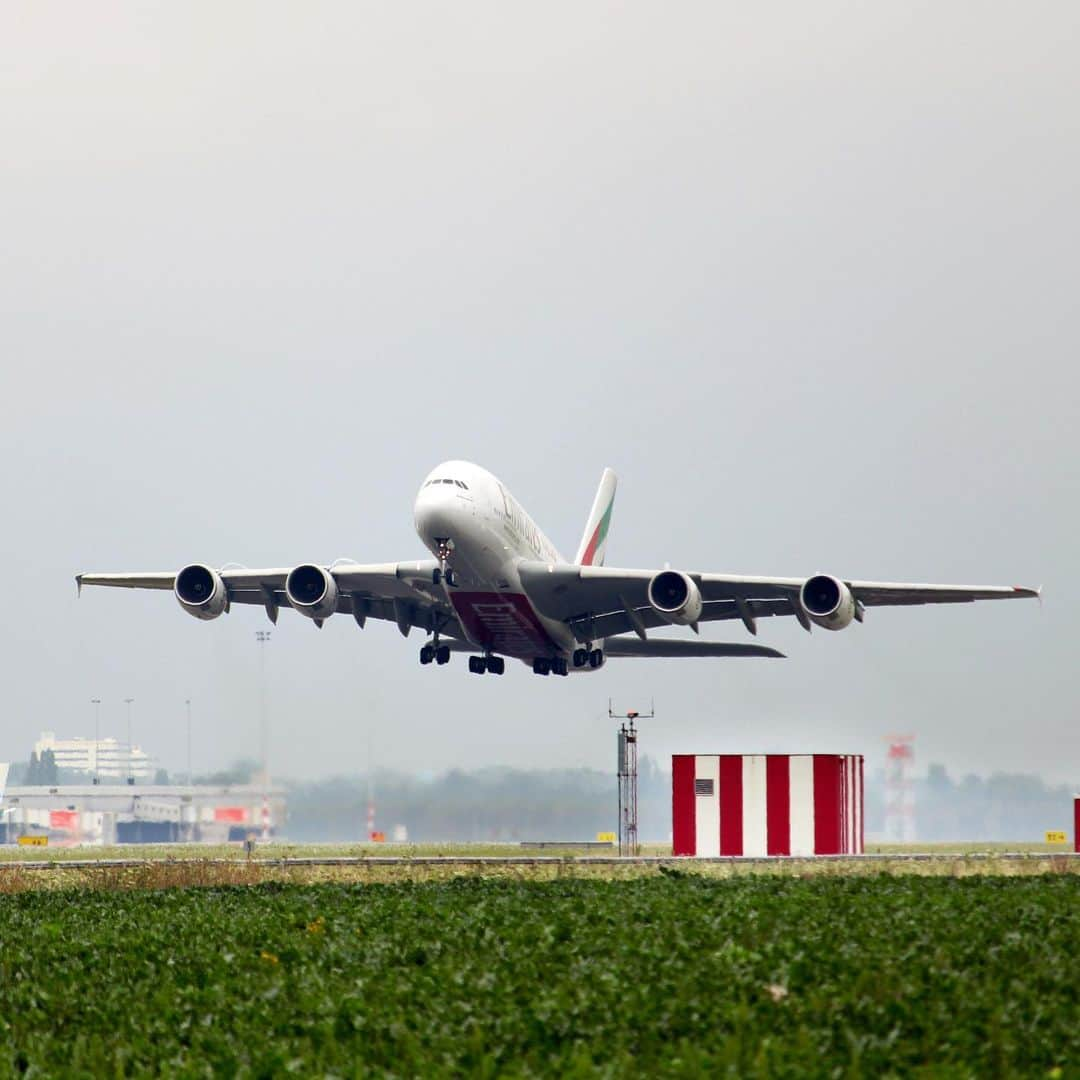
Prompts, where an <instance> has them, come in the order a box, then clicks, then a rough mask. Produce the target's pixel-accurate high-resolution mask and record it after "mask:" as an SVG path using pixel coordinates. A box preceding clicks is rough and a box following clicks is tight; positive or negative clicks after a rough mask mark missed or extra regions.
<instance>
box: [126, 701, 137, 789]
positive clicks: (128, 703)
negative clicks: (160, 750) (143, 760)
mask: <svg viewBox="0 0 1080 1080" xmlns="http://www.w3.org/2000/svg"><path fill="white" fill-rule="evenodd" d="M134 700H135V699H134V698H133V697H126V698H124V704H125V705H126V706H127V727H128V738H127V743H128V746H127V751H128V752H127V759H128V760H127V766H128V770H127V771H128V776H127V782H128V783H129V784H134V783H135V763H134V761H133V760H132V757H131V703H132V702H133V701H134Z"/></svg>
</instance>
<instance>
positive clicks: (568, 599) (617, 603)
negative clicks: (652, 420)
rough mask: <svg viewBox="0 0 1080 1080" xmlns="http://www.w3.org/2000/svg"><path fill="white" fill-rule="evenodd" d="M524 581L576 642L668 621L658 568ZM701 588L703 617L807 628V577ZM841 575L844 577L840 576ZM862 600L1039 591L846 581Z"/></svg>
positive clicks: (535, 576) (708, 582) (535, 574)
mask: <svg viewBox="0 0 1080 1080" xmlns="http://www.w3.org/2000/svg"><path fill="white" fill-rule="evenodd" d="M518 572H519V574H520V575H521V583H522V586H523V587H524V589H525V592H526V593H527V594H528V596H529V599H530V600H531V601H532V603H533V605H534V606H535V607H536V609H537V610H538V611H539V612H541V614H543V615H546V616H547V617H548V618H552V619H558V620H559V621H560V622H565V623H567V624H568V625H569V626H570V627H571V628H572V629H573V631H574V633H575V635H576V636H577V638H578V640H580V641H588V640H591V639H593V638H600V637H605V636H607V635H610V634H622V633H626V632H628V631H635V632H637V633H638V635H639V636H640V635H641V634H642V633H644V631H646V630H649V629H653V628H657V627H662V626H667V625H668V623H667V622H666V621H665V620H664V619H663V618H661V617H660V615H659V614H658V613H657V612H656V611H655V610H654V609H653V607H652V606H651V605H650V604H649V600H648V596H647V590H648V586H649V582H650V581H651V580H652V578H653V577H654V576H655V575H656V574H657V573H659V572H660V571H658V570H621V569H617V568H615V567H607V566H573V565H550V564H547V563H539V562H524V563H521V564H520V565H519V567H518ZM687 576H688V577H689V578H691V579H692V580H693V581H694V583H695V584H696V585H697V587H698V589H699V590H700V591H701V599H702V612H701V619H700V621H701V622H712V621H716V620H721V619H741V620H742V621H743V623H744V624H745V625H746V627H747V629H748V630H750V632H751V633H756V632H757V631H756V625H757V620H758V619H760V618H769V617H772V616H775V615H792V616H795V617H796V618H798V619H799V621H800V622H801V623H802V624H803V625H804V626H805V627H806V628H807V629H809V627H810V625H811V624H810V622H809V620H808V619H807V617H806V614H805V612H803V610H802V607H801V605H800V603H799V590H800V589H801V588H802V586H803V584H804V583H805V581H806V580H807V579H806V578H781V577H746V576H742V575H734V574H706V573H698V572H689V573H688V574H687ZM840 580H843V579H840ZM844 583H845V584H846V585H847V586H848V588H849V589H850V590H851V593H852V595H853V596H854V598H855V600H856V601H857V602H858V604H859V605H860V606H861V607H863V608H865V607H881V606H896V605H912V604H963V603H971V602H972V601H975V600H1005V599H1016V598H1018V597H1033V596H1038V595H1039V590H1038V589H1031V588H1025V587H1023V586H1019V585H921V584H903V583H898V582H884V581H854V580H851V581H844Z"/></svg>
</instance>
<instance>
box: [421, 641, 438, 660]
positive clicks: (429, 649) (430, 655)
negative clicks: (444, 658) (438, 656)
mask: <svg viewBox="0 0 1080 1080" xmlns="http://www.w3.org/2000/svg"><path fill="white" fill-rule="evenodd" d="M434 659H435V646H434V645H425V646H424V647H423V648H422V649H421V650H420V663H421V664H430V663H431V661H432V660H434Z"/></svg>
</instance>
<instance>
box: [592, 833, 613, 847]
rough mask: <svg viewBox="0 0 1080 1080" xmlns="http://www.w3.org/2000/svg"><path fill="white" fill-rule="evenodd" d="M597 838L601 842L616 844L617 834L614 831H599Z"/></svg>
mask: <svg viewBox="0 0 1080 1080" xmlns="http://www.w3.org/2000/svg"><path fill="white" fill-rule="evenodd" d="M596 839H597V841H598V842H599V843H601V844H614V843H615V834H614V833H613V832H598V833H597V834H596Z"/></svg>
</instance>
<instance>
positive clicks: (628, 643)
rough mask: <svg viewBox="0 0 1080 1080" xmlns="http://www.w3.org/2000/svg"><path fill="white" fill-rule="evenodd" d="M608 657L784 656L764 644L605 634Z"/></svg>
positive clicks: (781, 657)
mask: <svg viewBox="0 0 1080 1080" xmlns="http://www.w3.org/2000/svg"><path fill="white" fill-rule="evenodd" d="M604 652H605V653H606V654H607V655H608V656H773V657H778V658H780V659H783V658H784V654H783V653H782V652H777V651H776V649H770V648H769V647H768V646H767V645H746V644H743V643H741V642H740V643H738V644H732V643H730V642H725V641H700V640H698V639H697V638H692V639H691V640H689V641H686V640H679V639H676V638H652V639H651V640H649V641H642V640H641V639H640V638H638V637H609V638H605V640H604Z"/></svg>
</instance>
